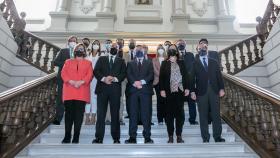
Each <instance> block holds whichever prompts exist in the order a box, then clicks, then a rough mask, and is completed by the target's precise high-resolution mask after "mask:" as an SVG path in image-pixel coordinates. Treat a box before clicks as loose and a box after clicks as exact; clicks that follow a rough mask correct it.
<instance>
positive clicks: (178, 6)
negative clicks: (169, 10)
mask: <svg viewBox="0 0 280 158" xmlns="http://www.w3.org/2000/svg"><path fill="white" fill-rule="evenodd" d="M175 14H184V10H183V1H182V0H175Z"/></svg>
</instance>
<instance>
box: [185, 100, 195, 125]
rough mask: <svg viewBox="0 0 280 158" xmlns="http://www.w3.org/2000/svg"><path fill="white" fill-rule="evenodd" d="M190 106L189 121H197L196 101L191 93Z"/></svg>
mask: <svg viewBox="0 0 280 158" xmlns="http://www.w3.org/2000/svg"><path fill="white" fill-rule="evenodd" d="M187 102H188V107H189V115H190V116H189V122H190V123H195V121H196V103H195V100H193V99H192V98H191V97H190V95H189V96H188V97H187Z"/></svg>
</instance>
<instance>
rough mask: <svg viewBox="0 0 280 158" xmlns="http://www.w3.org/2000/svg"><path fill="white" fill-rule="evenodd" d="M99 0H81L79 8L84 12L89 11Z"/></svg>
mask: <svg viewBox="0 0 280 158" xmlns="http://www.w3.org/2000/svg"><path fill="white" fill-rule="evenodd" d="M98 1H99V0H81V5H80V9H81V11H82V12H83V13H84V14H88V13H89V12H90V11H92V10H93V9H94V8H95V6H96V3H97V2H98Z"/></svg>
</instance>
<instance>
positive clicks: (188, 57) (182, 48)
mask: <svg viewBox="0 0 280 158" xmlns="http://www.w3.org/2000/svg"><path fill="white" fill-rule="evenodd" d="M176 45H177V47H178V50H179V53H180V56H181V58H182V60H183V61H184V65H185V68H186V72H187V77H188V79H190V78H191V75H192V70H193V63H194V55H193V53H191V52H187V51H186V42H185V41H184V40H182V39H180V40H178V41H177V42H176ZM186 100H187V102H188V106H189V115H190V116H189V122H190V124H191V125H197V124H198V122H197V121H196V103H195V100H193V99H192V98H191V97H190V96H188V97H186Z"/></svg>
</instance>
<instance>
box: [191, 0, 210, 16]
mask: <svg viewBox="0 0 280 158" xmlns="http://www.w3.org/2000/svg"><path fill="white" fill-rule="evenodd" d="M189 4H190V5H192V9H193V11H194V12H195V13H196V14H197V15H198V16H200V17H202V16H203V15H204V14H205V13H206V12H207V10H208V5H209V0H189Z"/></svg>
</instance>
